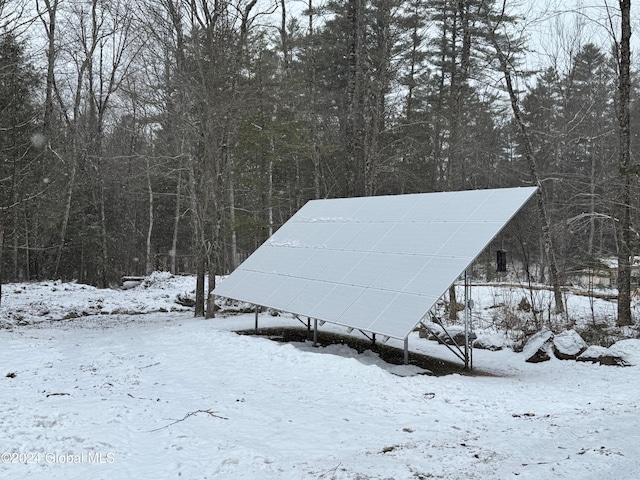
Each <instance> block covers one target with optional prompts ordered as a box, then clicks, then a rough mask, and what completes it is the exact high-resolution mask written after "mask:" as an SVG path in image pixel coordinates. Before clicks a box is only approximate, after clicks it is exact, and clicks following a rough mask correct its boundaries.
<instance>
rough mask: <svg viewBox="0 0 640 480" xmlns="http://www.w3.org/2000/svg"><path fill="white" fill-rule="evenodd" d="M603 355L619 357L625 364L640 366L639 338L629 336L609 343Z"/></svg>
mask: <svg viewBox="0 0 640 480" xmlns="http://www.w3.org/2000/svg"><path fill="white" fill-rule="evenodd" d="M605 355H610V356H612V357H619V358H620V359H621V360H622V361H623V362H624V364H625V365H638V366H640V340H636V339H634V338H630V339H627V340H620V341H619V342H616V343H614V344H613V345H611V346H610V347H609V348H608V350H607V351H606V352H605Z"/></svg>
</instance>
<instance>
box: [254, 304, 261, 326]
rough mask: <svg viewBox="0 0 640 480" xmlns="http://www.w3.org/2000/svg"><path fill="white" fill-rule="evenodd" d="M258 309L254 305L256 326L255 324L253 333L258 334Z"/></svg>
mask: <svg viewBox="0 0 640 480" xmlns="http://www.w3.org/2000/svg"><path fill="white" fill-rule="evenodd" d="M259 309H260V307H258V305H256V324H255V327H254V328H255V332H256V333H258V310H259Z"/></svg>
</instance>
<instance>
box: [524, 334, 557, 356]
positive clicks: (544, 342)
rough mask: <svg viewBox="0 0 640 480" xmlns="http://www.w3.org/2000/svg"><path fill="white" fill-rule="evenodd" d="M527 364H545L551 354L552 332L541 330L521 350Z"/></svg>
mask: <svg viewBox="0 0 640 480" xmlns="http://www.w3.org/2000/svg"><path fill="white" fill-rule="evenodd" d="M522 353H524V356H525V361H526V362H528V363H539V362H546V361H547V360H550V359H551V355H552V353H553V332H552V331H551V330H542V331H540V332H538V333H536V334H534V335H533V336H532V337H531V338H530V339H529V340H527V343H526V344H525V346H524V348H523V349H522Z"/></svg>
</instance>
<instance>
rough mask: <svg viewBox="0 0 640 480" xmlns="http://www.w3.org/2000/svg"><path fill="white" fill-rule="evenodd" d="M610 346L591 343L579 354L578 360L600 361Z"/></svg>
mask: <svg viewBox="0 0 640 480" xmlns="http://www.w3.org/2000/svg"><path fill="white" fill-rule="evenodd" d="M607 350H608V348H607V347H602V346H600V345H591V346H590V347H589V348H587V349H586V350H585V351H584V352H582V353H581V354H580V355H578V358H576V360H577V361H578V362H594V363H595V362H599V361H600V358H602V356H603V355H605V354H606V353H607Z"/></svg>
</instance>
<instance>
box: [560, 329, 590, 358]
mask: <svg viewBox="0 0 640 480" xmlns="http://www.w3.org/2000/svg"><path fill="white" fill-rule="evenodd" d="M586 349H587V344H586V342H585V341H584V340H583V339H582V337H581V336H580V334H579V333H578V332H576V331H575V330H565V331H564V332H560V333H558V334H556V335H554V337H553V353H554V354H555V356H556V358H559V359H560V360H575V359H576V358H578V355H580V354H581V353H582V352H584V351H585V350H586Z"/></svg>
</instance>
